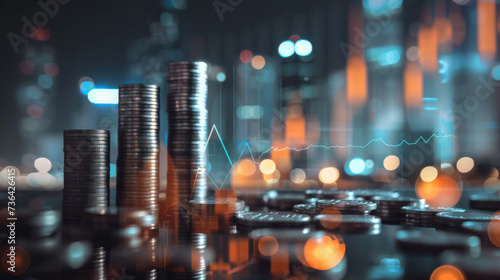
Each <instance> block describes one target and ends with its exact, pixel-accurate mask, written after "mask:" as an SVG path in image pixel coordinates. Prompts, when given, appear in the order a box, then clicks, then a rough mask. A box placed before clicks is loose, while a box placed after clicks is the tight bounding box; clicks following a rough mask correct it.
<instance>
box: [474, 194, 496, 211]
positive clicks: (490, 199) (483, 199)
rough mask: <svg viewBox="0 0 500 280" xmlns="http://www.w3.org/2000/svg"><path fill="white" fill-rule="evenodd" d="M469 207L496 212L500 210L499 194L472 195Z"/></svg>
mask: <svg viewBox="0 0 500 280" xmlns="http://www.w3.org/2000/svg"><path fill="white" fill-rule="evenodd" d="M469 205H470V208H471V209H476V210H483V211H492V212H495V211H498V210H500V197H498V195H497V194H491V195H471V196H470V198H469Z"/></svg>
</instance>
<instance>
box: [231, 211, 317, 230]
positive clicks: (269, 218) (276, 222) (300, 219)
mask: <svg viewBox="0 0 500 280" xmlns="http://www.w3.org/2000/svg"><path fill="white" fill-rule="evenodd" d="M310 222H311V217H309V216H307V215H303V214H296V213H293V212H247V213H243V214H239V215H238V216H236V226H237V227H238V231H242V232H246V231H251V230H253V229H257V228H292V227H293V228H297V227H299V228H305V227H307V226H308V225H309V223H310Z"/></svg>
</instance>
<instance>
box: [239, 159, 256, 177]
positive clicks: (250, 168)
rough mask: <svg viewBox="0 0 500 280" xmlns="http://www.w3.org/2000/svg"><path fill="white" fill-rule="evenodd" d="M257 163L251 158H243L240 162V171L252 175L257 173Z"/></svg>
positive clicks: (244, 174) (245, 174)
mask: <svg viewBox="0 0 500 280" xmlns="http://www.w3.org/2000/svg"><path fill="white" fill-rule="evenodd" d="M256 169H257V168H256V167H255V163H254V162H253V160H251V159H248V158H246V159H243V160H240V162H239V163H238V172H239V173H240V174H241V175H243V176H252V175H253V174H254V173H255V170H256Z"/></svg>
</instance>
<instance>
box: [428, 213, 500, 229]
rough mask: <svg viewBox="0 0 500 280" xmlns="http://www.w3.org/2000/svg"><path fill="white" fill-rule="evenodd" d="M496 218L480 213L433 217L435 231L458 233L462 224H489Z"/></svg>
mask: <svg viewBox="0 0 500 280" xmlns="http://www.w3.org/2000/svg"><path fill="white" fill-rule="evenodd" d="M495 218H497V216H495V215H494V214H491V213H487V212H480V211H465V212H441V213H437V214H436V216H435V219H434V221H435V224H436V229H441V230H450V231H458V230H460V229H461V228H462V223H464V222H468V221H471V222H490V221H491V220H493V219H495Z"/></svg>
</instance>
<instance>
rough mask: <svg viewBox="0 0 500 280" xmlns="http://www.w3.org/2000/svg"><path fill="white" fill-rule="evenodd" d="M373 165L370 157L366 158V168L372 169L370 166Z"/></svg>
mask: <svg viewBox="0 0 500 280" xmlns="http://www.w3.org/2000/svg"><path fill="white" fill-rule="evenodd" d="M373 165H374V162H373V160H371V159H367V160H365V166H366V169H372V168H373Z"/></svg>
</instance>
